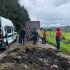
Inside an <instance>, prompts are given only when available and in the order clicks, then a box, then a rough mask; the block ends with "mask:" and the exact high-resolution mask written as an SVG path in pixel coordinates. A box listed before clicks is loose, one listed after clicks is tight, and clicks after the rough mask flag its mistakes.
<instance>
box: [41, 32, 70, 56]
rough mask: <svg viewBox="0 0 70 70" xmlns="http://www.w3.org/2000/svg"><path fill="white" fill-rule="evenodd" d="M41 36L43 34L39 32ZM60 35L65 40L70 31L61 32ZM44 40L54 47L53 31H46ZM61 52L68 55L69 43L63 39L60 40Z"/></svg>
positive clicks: (68, 37)
mask: <svg viewBox="0 0 70 70" xmlns="http://www.w3.org/2000/svg"><path fill="white" fill-rule="evenodd" d="M40 36H41V37H43V34H42V32H41V34H40ZM62 36H63V37H64V38H65V40H68V41H69V40H70V32H68V33H64V32H63V33H62ZM46 41H47V42H48V43H50V44H52V45H54V46H55V47H56V38H55V32H51V36H50V32H47V37H46ZM60 50H61V52H62V53H65V54H69V55H70V43H65V42H64V41H63V40H61V48H60Z"/></svg>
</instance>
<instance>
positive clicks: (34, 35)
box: [33, 29, 38, 45]
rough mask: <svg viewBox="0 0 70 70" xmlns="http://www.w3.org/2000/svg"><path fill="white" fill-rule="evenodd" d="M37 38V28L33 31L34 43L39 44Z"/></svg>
mask: <svg viewBox="0 0 70 70" xmlns="http://www.w3.org/2000/svg"><path fill="white" fill-rule="evenodd" d="M37 40H38V32H37V30H36V29H35V30H34V32H33V45H36V44H37Z"/></svg>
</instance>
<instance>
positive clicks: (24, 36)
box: [19, 28, 39, 45]
mask: <svg viewBox="0 0 70 70" xmlns="http://www.w3.org/2000/svg"><path fill="white" fill-rule="evenodd" d="M38 38H39V33H38V31H37V29H34V31H33V32H30V30H29V29H28V32H26V30H25V29H24V28H22V29H21V30H20V31H19V43H20V44H21V45H24V43H25V40H27V41H29V40H30V39H32V40H33V45H36V44H37V41H38Z"/></svg>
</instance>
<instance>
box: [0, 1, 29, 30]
mask: <svg viewBox="0 0 70 70" xmlns="http://www.w3.org/2000/svg"><path fill="white" fill-rule="evenodd" d="M0 16H2V17H5V18H9V19H10V20H11V21H12V22H13V23H14V25H15V27H16V29H17V30H19V29H20V27H21V26H22V25H23V26H25V22H26V21H29V20H30V18H29V14H28V11H27V10H26V8H25V7H24V6H22V7H21V6H20V4H19V0H0Z"/></svg>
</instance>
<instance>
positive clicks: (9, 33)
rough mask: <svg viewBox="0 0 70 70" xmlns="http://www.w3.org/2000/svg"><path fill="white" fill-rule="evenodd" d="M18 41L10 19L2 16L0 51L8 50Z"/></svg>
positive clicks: (0, 18) (0, 21) (0, 20)
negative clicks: (7, 48) (8, 46)
mask: <svg viewBox="0 0 70 70" xmlns="http://www.w3.org/2000/svg"><path fill="white" fill-rule="evenodd" d="M16 39H17V33H16V31H15V27H14V25H13V23H12V21H10V20H9V19H6V18H3V17H1V16H0V49H2V48H4V49H5V48H6V46H7V45H8V44H10V43H12V42H14V41H16Z"/></svg>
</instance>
